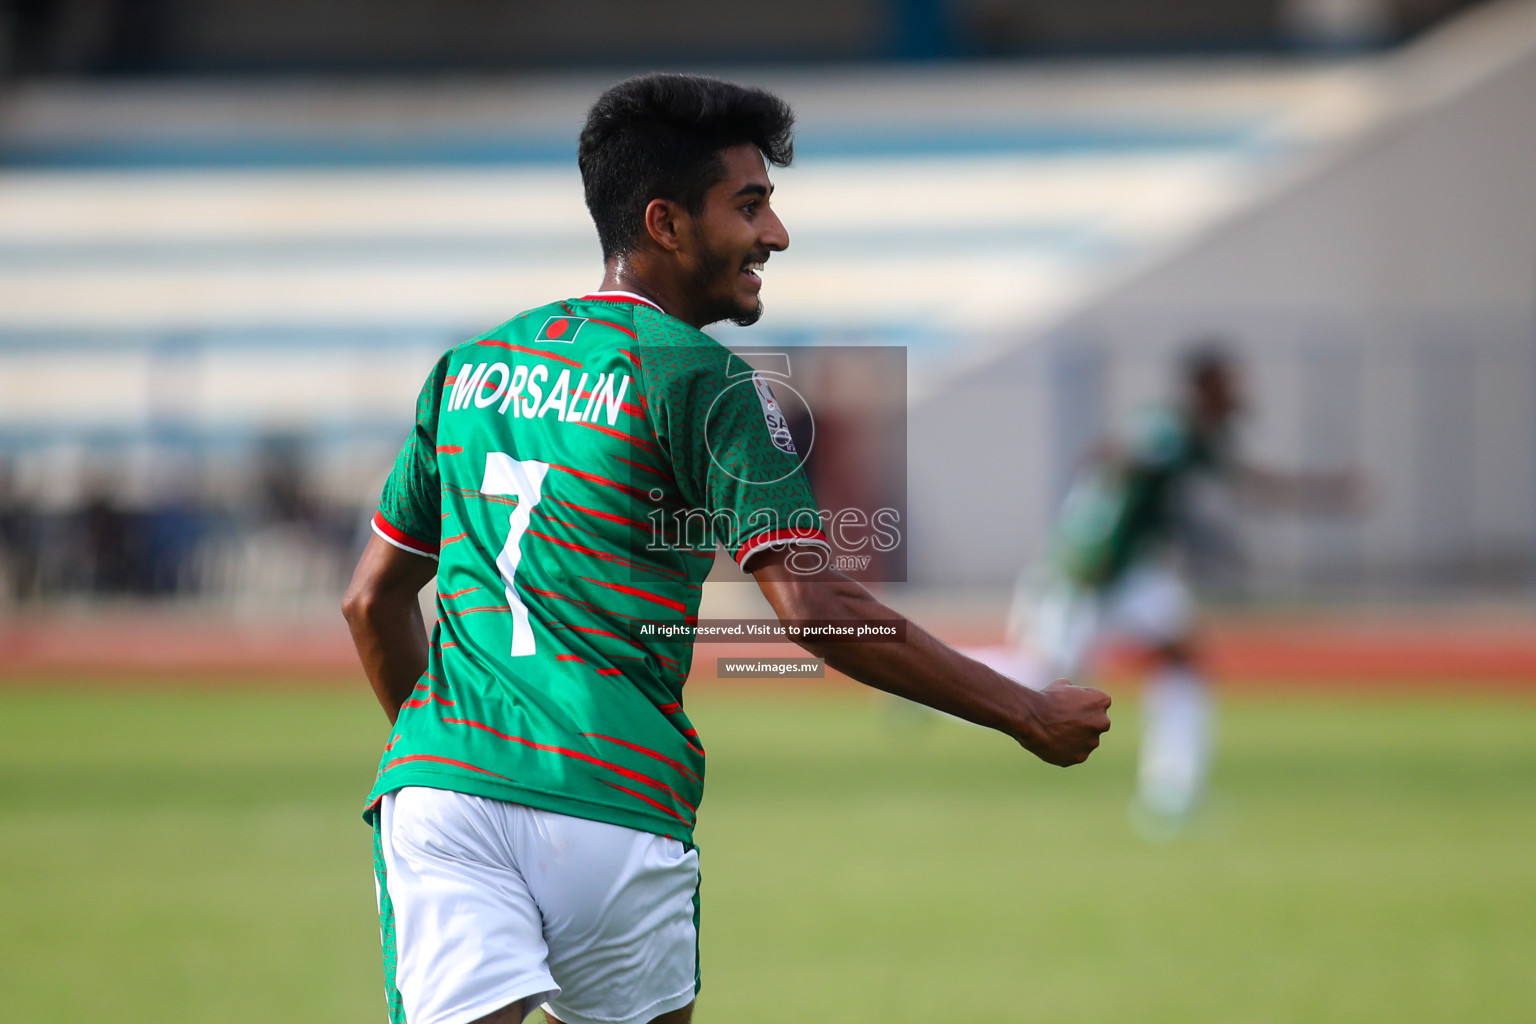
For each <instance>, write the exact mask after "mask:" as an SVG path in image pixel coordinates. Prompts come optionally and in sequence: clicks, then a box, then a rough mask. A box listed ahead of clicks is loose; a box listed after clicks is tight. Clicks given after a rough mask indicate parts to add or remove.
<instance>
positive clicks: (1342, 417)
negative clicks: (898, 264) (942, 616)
mask: <svg viewBox="0 0 1536 1024" xmlns="http://www.w3.org/2000/svg"><path fill="white" fill-rule="evenodd" d="M1390 61H1391V63H1390V66H1389V67H1388V69H1387V70H1388V75H1387V76H1386V78H1385V80H1386V81H1387V82H1389V83H1392V84H1393V88H1394V89H1395V90H1396V91H1397V92H1399V93H1400V94H1401V95H1400V97H1399V99H1398V107H1397V109H1398V113H1397V114H1396V115H1395V116H1393V117H1391V118H1389V119H1387V120H1386V121H1385V122H1384V123H1382V124H1380V125H1378V126H1377V127H1376V128H1375V129H1373V130H1372V131H1370V132H1368V133H1367V134H1366V135H1365V136H1363V137H1361V138H1358V139H1356V140H1355V141H1354V142H1352V143H1349V144H1347V145H1346V146H1345V147H1344V148H1343V149H1342V150H1340V151H1336V152H1334V153H1333V154H1331V155H1330V156H1328V157H1327V158H1326V159H1325V160H1323V161H1322V162H1321V163H1320V164H1318V165H1316V166H1314V167H1313V168H1311V169H1310V170H1309V171H1307V172H1304V173H1303V174H1301V175H1300V176H1298V177H1297V178H1295V179H1293V180H1292V181H1291V182H1290V183H1289V184H1287V185H1284V186H1283V187H1280V188H1279V189H1278V190H1277V191H1276V192H1274V193H1273V194H1271V195H1270V196H1269V198H1268V199H1267V200H1264V201H1262V202H1259V203H1256V204H1253V205H1251V206H1249V207H1248V208H1247V209H1246V210H1244V211H1242V212H1240V213H1237V214H1235V215H1233V216H1231V217H1229V218H1228V219H1227V220H1226V221H1224V222H1223V223H1220V224H1218V225H1216V226H1215V227H1214V228H1212V229H1210V230H1208V231H1206V232H1204V233H1203V234H1202V235H1201V236H1200V237H1198V238H1195V239H1193V240H1192V241H1190V242H1189V243H1187V244H1186V245H1185V246H1184V247H1183V248H1182V249H1181V250H1180V251H1178V252H1175V253H1172V254H1170V255H1167V256H1166V257H1164V258H1162V259H1160V260H1158V261H1157V262H1155V263H1154V264H1152V265H1151V266H1149V267H1147V268H1145V269H1144V270H1143V271H1142V272H1141V273H1139V274H1138V275H1136V276H1134V277H1132V278H1130V279H1128V280H1123V281H1122V282H1120V283H1119V284H1118V285H1116V286H1114V287H1112V288H1111V289H1110V290H1108V291H1107V292H1104V293H1101V294H1100V295H1099V296H1098V297H1097V298H1096V299H1094V300H1093V301H1091V302H1090V303H1089V304H1087V305H1086V306H1085V307H1084V308H1082V309H1081V310H1080V311H1078V312H1076V313H1074V314H1072V315H1070V316H1069V317H1067V318H1065V319H1064V320H1062V321H1060V322H1059V323H1058V324H1057V325H1055V326H1054V327H1052V328H1050V329H1048V330H1045V331H1042V332H1039V333H1036V334H1034V335H1032V336H1030V337H1027V338H1022V339H1020V340H1019V342H1018V343H1017V345H1015V346H1014V347H1013V348H1012V349H1011V350H1010V351H1008V352H1006V353H1005V354H1004V355H1002V356H1001V357H999V358H998V359H996V360H995V361H993V362H990V363H988V364H987V365H985V366H983V367H981V368H979V369H976V370H974V371H972V372H969V373H968V374H966V375H965V376H963V377H961V378H959V379H956V380H954V381H952V382H951V383H950V384H949V385H947V386H946V387H944V388H943V389H941V390H939V391H937V392H935V393H932V394H930V395H929V396H927V397H926V398H924V399H923V400H921V401H920V402H919V403H918V404H917V405H916V406H915V407H914V409H913V413H912V416H911V418H910V421H909V422H910V458H911V471H910V476H909V479H910V481H911V488H912V503H911V505H912V522H913V535H912V560H911V563H910V564H911V566H912V575H913V579H914V581H916V582H926V583H944V584H958V583H965V584H971V585H1003V584H1006V583H1007V582H1008V581H1009V580H1011V579H1012V578H1013V576H1014V574H1015V573H1016V572H1017V570H1018V568H1019V567H1020V566H1021V565H1023V564H1026V563H1027V562H1028V561H1030V560H1031V559H1033V558H1037V557H1038V556H1039V554H1040V551H1041V548H1042V546H1043V543H1044V538H1045V531H1046V526H1047V524H1048V522H1049V520H1050V518H1051V516H1052V514H1053V512H1054V506H1055V504H1056V502H1057V501H1058V500H1059V497H1060V494H1061V488H1062V485H1063V482H1064V479H1065V477H1066V475H1067V473H1068V472H1069V471H1070V468H1071V465H1072V464H1073V462H1074V461H1075V460H1076V459H1077V458H1079V457H1080V453H1081V452H1082V451H1083V449H1084V447H1085V445H1086V444H1087V443H1089V442H1090V441H1091V440H1092V439H1093V438H1094V437H1095V436H1096V435H1098V434H1099V433H1100V432H1101V431H1102V429H1103V426H1104V425H1105V424H1113V425H1115V426H1117V427H1118V426H1123V425H1124V423H1125V421H1126V418H1127V417H1128V416H1129V415H1130V414H1131V413H1132V412H1133V410H1134V409H1135V408H1136V407H1137V406H1138V405H1140V404H1144V403H1145V402H1146V401H1147V400H1149V399H1153V398H1155V397H1157V396H1158V395H1159V394H1161V393H1163V392H1164V391H1165V389H1166V385H1167V384H1168V381H1169V378H1170V377H1171V374H1172V364H1173V360H1174V359H1175V358H1176V356H1177V353H1178V352H1179V351H1180V350H1181V349H1182V348H1183V347H1184V346H1185V345H1186V344H1187V343H1188V342H1189V341H1191V340H1193V339H1197V338H1201V337H1206V336H1211V335H1216V336H1220V337H1222V338H1225V339H1229V341H1230V343H1231V347H1232V348H1233V349H1234V351H1236V352H1237V353H1238V354H1239V356H1240V357H1241V358H1242V360H1243V361H1244V363H1245V370H1246V371H1247V372H1246V376H1247V378H1248V391H1249V392H1250V394H1251V407H1252V409H1251V414H1250V415H1249V416H1248V418H1247V422H1246V424H1245V429H1244V431H1243V434H1242V438H1243V442H1244V444H1243V447H1244V450H1245V451H1246V452H1247V453H1248V454H1249V455H1250V456H1251V457H1252V458H1253V460H1254V461H1256V462H1261V463H1264V464H1269V465H1273V466H1275V467H1277V468H1283V467H1292V468H1313V469H1317V468H1336V467H1342V466H1350V465H1353V466H1357V467H1359V468H1360V469H1361V470H1362V472H1363V474H1364V476H1365V478H1366V481H1367V485H1368V486H1367V497H1368V502H1367V506H1366V508H1365V510H1364V512H1363V513H1362V514H1361V515H1360V516H1358V517H1357V518H1354V519H1345V520H1340V519H1333V520H1328V519H1322V518H1318V517H1305V518H1302V517H1292V516H1280V515H1273V516H1272V515H1263V516H1253V517H1248V518H1247V520H1246V522H1245V525H1244V531H1243V532H1244V536H1245V539H1246V541H1247V543H1246V547H1247V550H1248V557H1249V565H1248V570H1249V571H1248V573H1247V577H1248V579H1249V581H1250V582H1251V583H1253V584H1254V585H1256V586H1257V588H1258V589H1259V590H1260V591H1261V592H1264V593H1268V594H1271V595H1285V596H1309V595H1311V596H1315V595H1318V594H1320V593H1340V592H1343V591H1359V590H1363V591H1369V592H1380V591H1382V590H1383V589H1389V588H1390V589H1401V588H1405V587H1407V588H1423V587H1430V588H1444V587H1447V586H1458V587H1460V586H1473V587H1479V588H1489V587H1497V586H1508V585H1515V586H1527V585H1528V580H1529V578H1530V575H1531V572H1532V568H1533V563H1536V444H1533V442H1536V116H1533V115H1532V110H1533V109H1536V5H1533V4H1528V3H1519V4H1507V5H1497V6H1494V7H1492V8H1489V9H1484V10H1480V11H1477V12H1474V13H1473V14H1471V15H1469V16H1467V17H1464V18H1463V19H1461V20H1460V21H1458V22H1455V23H1453V24H1452V25H1450V26H1448V27H1447V28H1445V29H1443V30H1442V31H1441V32H1440V33H1438V34H1437V35H1436V36H1433V37H1431V38H1429V39H1427V40H1425V41H1424V42H1422V43H1420V44H1418V45H1416V46H1414V47H1411V48H1410V49H1408V50H1407V51H1405V52H1403V53H1401V54H1399V55H1397V56H1395V57H1392V58H1390Z"/></svg>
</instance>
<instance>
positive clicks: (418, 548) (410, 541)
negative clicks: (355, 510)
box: [370, 512, 437, 562]
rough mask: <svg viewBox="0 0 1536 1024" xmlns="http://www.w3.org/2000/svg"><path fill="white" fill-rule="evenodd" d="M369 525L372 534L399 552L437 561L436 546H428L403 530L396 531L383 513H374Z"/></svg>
mask: <svg viewBox="0 0 1536 1024" xmlns="http://www.w3.org/2000/svg"><path fill="white" fill-rule="evenodd" d="M370 525H371V526H372V527H373V532H374V533H376V534H378V535H379V536H380V537H382V538H383V539H384V540H385V541H386V542H387V543H389V544H393V545H394V546H395V547H397V548H399V549H400V550H401V551H409V552H410V553H411V554H413V555H421V556H422V557H423V558H430V559H432V561H434V562H435V561H437V545H436V544H428V543H427V542H426V541H424V540H421V539H419V538H417V537H412V536H411V535H410V534H408V533H406V532H405V531H404V530H400V529H396V528H395V526H394V525H393V524H392V523H390V521H389V520H388V519H385V518H384V513H382V512H375V513H374V514H373V521H372V522H371V523H370Z"/></svg>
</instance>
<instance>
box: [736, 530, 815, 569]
mask: <svg viewBox="0 0 1536 1024" xmlns="http://www.w3.org/2000/svg"><path fill="white" fill-rule="evenodd" d="M785 541H798V542H800V543H805V544H823V545H826V546H827V547H831V545H830V544H827V535H826V534H824V533H822V532H821V531H820V530H818V529H816V528H815V527H813V526H796V527H794V528H792V529H786V530H768V531H766V532H764V533H760V534H758V535H757V536H756V537H752V538H750V539H748V540H747V541H746V542H745V543H744V544H742V545H741V547H739V548H737V549H736V564H737V565H740V564H741V563H742V562H744V561H746V558H747V556H748V555H750V554H751V553H752V552H754V551H756V550H757V549H758V548H760V547H762V546H763V545H764V544H777V543H782V542H785Z"/></svg>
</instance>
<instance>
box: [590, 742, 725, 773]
mask: <svg viewBox="0 0 1536 1024" xmlns="http://www.w3.org/2000/svg"><path fill="white" fill-rule="evenodd" d="M582 735H583V736H590V737H592V738H593V739H595V740H607V741H608V742H609V743H617V744H618V745H619V746H621V747H627V748H628V749H630V750H633V751H634V752H635V753H637V754H644V755H645V756H646V757H654V758H655V759H656V760H658V761H660V762H661V763H662V764H665V765H668V766H669V767H672V768H675V769H676V770H677V771H680V772H682V773H683V774H684V775H686V776H688V777H689V778H690V779H692V780H693V781H695V782H702V781H703V780H702V779H700V778H699V777H698V776H697V775H695V774H694V772H693V769H692V768H689V767H688V766H687V765H685V764H683V762H681V761H674V760H672V758H670V757H668V756H667V755H666V754H660V753H657V752H656V751H654V750H651V749H650V748H649V747H642V746H640V745H639V744H638V743H630V742H629V741H627V740H619V739H614V738H613V737H612V736H604V735H603V734H602V733H597V732H584V733H582Z"/></svg>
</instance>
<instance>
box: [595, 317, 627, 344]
mask: <svg viewBox="0 0 1536 1024" xmlns="http://www.w3.org/2000/svg"><path fill="white" fill-rule="evenodd" d="M587 319H588V320H589V321H591V322H592V323H594V324H602V325H603V326H604V327H612V328H613V329H614V330H616V331H623V332H624V333H625V334H627V335H629V336H630V337H631V338H634V339H635V340H636V341H639V340H640V336H639V335H638V334H636V333H635V332H634V331H632V330H630V329H629V328H628V327H624V326H621V325H620V324H616V323H613V322H612V321H609V320H599V319H598V318H597V317H595V316H594V317H588V318H587Z"/></svg>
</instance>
